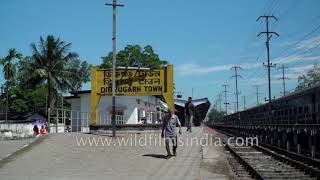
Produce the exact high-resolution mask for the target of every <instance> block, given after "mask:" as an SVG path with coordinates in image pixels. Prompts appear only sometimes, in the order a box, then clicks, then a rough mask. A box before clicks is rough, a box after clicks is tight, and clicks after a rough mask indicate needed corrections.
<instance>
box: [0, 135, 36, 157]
mask: <svg viewBox="0 0 320 180" xmlns="http://www.w3.org/2000/svg"><path fill="white" fill-rule="evenodd" d="M33 140H34V139H31V138H29V139H19V140H2V141H0V160H1V159H3V158H5V157H7V156H9V155H10V154H12V153H14V152H15V151H17V150H19V149H21V148H22V147H23V146H25V145H27V144H29V143H31V142H32V141H33Z"/></svg>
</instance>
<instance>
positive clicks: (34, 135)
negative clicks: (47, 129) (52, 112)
mask: <svg viewBox="0 0 320 180" xmlns="http://www.w3.org/2000/svg"><path fill="white" fill-rule="evenodd" d="M38 134H39V128H38V126H37V125H34V126H33V137H37V136H38Z"/></svg>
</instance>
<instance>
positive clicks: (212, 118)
mask: <svg viewBox="0 0 320 180" xmlns="http://www.w3.org/2000/svg"><path fill="white" fill-rule="evenodd" d="M223 118H224V112H219V111H217V110H216V109H214V108H213V109H211V111H210V112H209V114H208V123H209V124H212V123H216V122H222V121H223Z"/></svg>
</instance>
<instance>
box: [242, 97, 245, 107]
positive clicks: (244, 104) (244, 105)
mask: <svg viewBox="0 0 320 180" xmlns="http://www.w3.org/2000/svg"><path fill="white" fill-rule="evenodd" d="M242 98H243V109H246V96H242Z"/></svg>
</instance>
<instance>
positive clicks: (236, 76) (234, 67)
mask: <svg viewBox="0 0 320 180" xmlns="http://www.w3.org/2000/svg"><path fill="white" fill-rule="evenodd" d="M231 69H234V75H233V76H232V77H234V78H236V92H235V94H236V100H237V101H236V103H237V108H236V112H238V111H239V94H240V92H239V91H238V77H241V76H240V75H239V74H238V70H239V69H241V67H240V66H233V67H232V68H231Z"/></svg>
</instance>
